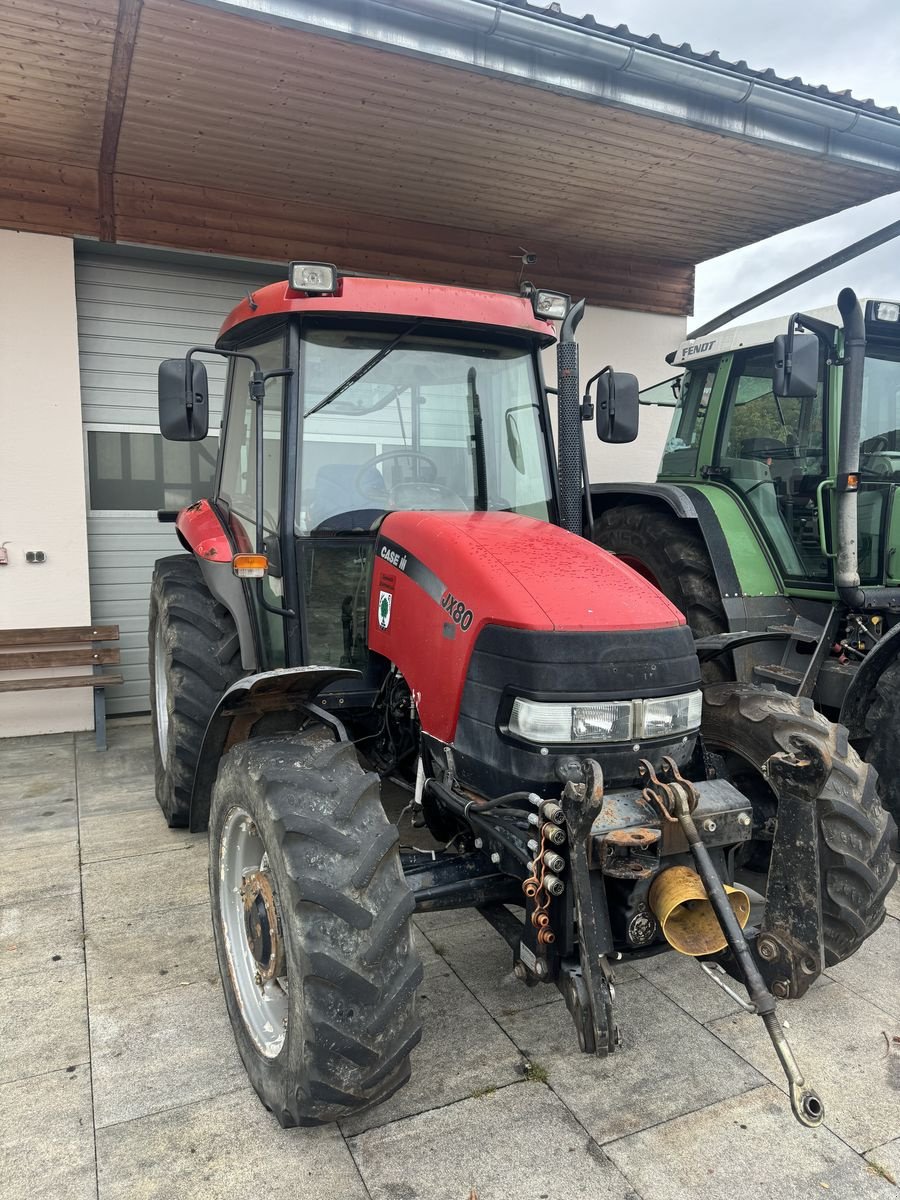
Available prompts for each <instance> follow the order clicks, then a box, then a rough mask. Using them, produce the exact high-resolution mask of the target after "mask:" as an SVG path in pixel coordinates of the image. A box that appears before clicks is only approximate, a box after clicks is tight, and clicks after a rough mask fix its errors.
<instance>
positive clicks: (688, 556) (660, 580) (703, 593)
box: [594, 504, 734, 683]
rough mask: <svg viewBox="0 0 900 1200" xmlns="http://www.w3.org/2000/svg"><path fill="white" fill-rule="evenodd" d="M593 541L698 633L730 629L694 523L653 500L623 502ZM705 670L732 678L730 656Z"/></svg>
mask: <svg viewBox="0 0 900 1200" xmlns="http://www.w3.org/2000/svg"><path fill="white" fill-rule="evenodd" d="M594 540H595V541H596V542H597V544H598V545H599V546H602V547H603V549H604V550H609V551H610V552H611V553H612V554H615V555H616V557H617V558H621V559H622V561H623V562H625V563H627V564H628V565H629V566H630V567H633V568H634V569H635V570H636V571H637V572H638V574H640V575H643V576H644V578H645V579H648V580H649V581H650V582H651V583H652V584H653V586H654V587H656V588H658V589H659V591H661V592H662V594H663V595H664V596H665V597H666V599H667V600H671V602H672V603H673V604H674V605H675V607H676V608H677V609H679V610H680V611H681V612H682V613H684V616H685V619H686V620H687V623H688V625H689V626H690V627H691V632H692V633H693V635H694V637H710V636H711V635H713V634H716V633H726V632H727V630H728V620H727V618H726V616H725V609H724V607H723V605H722V596H721V594H720V592H719V585H718V583H717V582H716V573H715V571H714V569H713V565H712V561H711V559H710V557H709V552H708V551H707V549H706V544H705V543H704V541H703V538H702V537H701V535H700V533H699V531H698V529H697V528H696V526H695V525H692V524H691V523H690V522H689V521H685V520H682V519H681V518H680V517H676V516H673V514H672V513H670V512H665V511H662V510H660V509H658V508H653V507H652V506H651V505H648V504H624V505H620V506H619V507H617V508H609V509H607V510H606V512H604V513H602V514H601V516H600V517H599V519H598V520H597V522H596V524H595V538H594ZM702 672H703V678H704V680H705V681H706V682H707V683H719V682H721V681H723V680H726V679H731V678H733V675H734V672H733V670H732V667H731V655H730V654H721V655H719V656H718V657H716V658H713V659H711V660H710V661H709V662H706V663H704V664H703V668H702Z"/></svg>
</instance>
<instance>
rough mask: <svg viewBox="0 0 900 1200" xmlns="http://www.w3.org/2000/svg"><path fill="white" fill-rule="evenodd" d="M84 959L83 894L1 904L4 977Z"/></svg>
mask: <svg viewBox="0 0 900 1200" xmlns="http://www.w3.org/2000/svg"><path fill="white" fill-rule="evenodd" d="M83 962H84V937H83V930H82V926H81V898H80V897H79V896H78V894H77V893H76V892H71V893H63V894H62V895H59V896H51V897H49V898H48V899H45V900H37V901H33V902H31V903H29V904H8V905H6V906H5V907H4V908H0V979H3V978H4V977H6V976H10V975H21V974H22V973H23V972H26V971H38V970H57V969H59V968H60V967H71V966H77V965H79V964H82V963H83Z"/></svg>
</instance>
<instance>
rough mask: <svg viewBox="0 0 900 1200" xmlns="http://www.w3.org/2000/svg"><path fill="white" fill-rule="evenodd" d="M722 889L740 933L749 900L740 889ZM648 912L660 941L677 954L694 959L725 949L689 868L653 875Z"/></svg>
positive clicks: (719, 928) (702, 890) (712, 913)
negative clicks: (667, 944) (654, 922)
mask: <svg viewBox="0 0 900 1200" xmlns="http://www.w3.org/2000/svg"><path fill="white" fill-rule="evenodd" d="M722 886H723V887H724V889H725V894H726V895H727V896H728V903H729V904H730V905H731V908H732V911H733V912H734V915H735V917H737V920H738V923H739V924H740V927H741V929H743V928H744V927H745V926H746V924H747V922H748V921H749V919H750V897H749V896H748V895H747V893H746V892H745V891H743V889H742V888H736V887H731V885H730V884H727V883H726V884H723V885H722ZM650 908H651V910H652V912H653V915H654V916H655V917H656V919H657V921H659V927H660V929H661V930H662V934H663V937H664V938H665V939H666V941H667V942H668V943H669V945H670V946H671V947H672V949H673V950H677V951H678V953H679V954H686V955H688V956H689V957H691V958H698V957H700V956H701V955H704V954H718V952H719V951H720V950H724V949H725V947H726V946H727V945H728V939H727V938H726V937H725V934H724V933H723V932H722V926H721V925H720V924H719V919H718V917H717V916H716V914H715V910H714V909H713V906H712V904H711V903H710V899H709V897H708V896H707V894H706V888H705V887H704V886H703V880H702V879H701V878H700V876H699V875H698V874H697V872H696V871H692V870H691V868H690V867H669V868H668V869H667V870H665V871H661V872H660V874H659V875H657V877H656V878H655V879H654V880H653V884H652V885H651V887H650Z"/></svg>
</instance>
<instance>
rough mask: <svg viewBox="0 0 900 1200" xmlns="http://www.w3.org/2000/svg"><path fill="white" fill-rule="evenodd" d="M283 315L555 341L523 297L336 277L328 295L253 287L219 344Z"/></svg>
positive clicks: (221, 332)
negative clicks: (393, 321) (381, 320)
mask: <svg viewBox="0 0 900 1200" xmlns="http://www.w3.org/2000/svg"><path fill="white" fill-rule="evenodd" d="M288 313H309V314H314V315H316V316H331V315H337V314H340V315H344V316H354V317H355V316H379V317H385V316H391V317H401V318H403V317H405V318H408V319H410V320H415V319H416V318H419V319H422V320H429V321H447V322H455V323H457V324H462V325H479V326H482V327H484V328H488V329H491V330H495V331H500V332H509V333H520V334H527V335H529V336H531V337H534V338H537V340H538V341H539V343H540V344H541V345H542V346H549V345H550V344H551V343H552V342H554V341H555V340H556V334H555V332H554V328H553V324H552V322H551V321H547V320H544V319H542V318H538V317H536V316H535V314H534V309H533V308H532V306H531V301H530V300H529V299H528V298H527V297H525V296H515V295H510V294H508V293H504V292H487V291H478V290H476V289H474V288H460V287H448V286H443V285H439V284H432V283H414V282H411V281H409V280H403V279H377V278H376V279H373V278H365V277H362V276H357V275H343V276H339V278H338V282H337V287H336V289H335V291H334V292H332V293H325V294H311V293H306V292H300V291H295V290H294V289H293V288H291V287H290V285H289V283H288V281H287V280H284V281H279V282H278V283H270V284H268V285H267V286H266V287H261V288H258V289H257V290H256V291H255V292H252V293H249V294H248V296H247V298H246V299H245V300H242V301H241V303H240V304H238V305H237V307H235V308H233V309H232V310H231V312H230V313H229V314H228V316H227V317H226V318H225V320H224V322H223V324H222V328H221V329H220V330H219V341H222V340H223V339H226V338H227V340H228V341H229V342H231V341H234V340H235V338H236V335H238V328H239V327H240V326H244V325H246V326H247V330H246V332H247V333H248V334H249V333H250V332H251V331H252V328H253V325H254V324H255V323H257V322H261V321H266V322H267V323H268V322H270V321H271V319H272V318H273V317H277V316H278V315H280V314H288ZM240 332H241V333H243V332H244V331H243V330H241V331H240Z"/></svg>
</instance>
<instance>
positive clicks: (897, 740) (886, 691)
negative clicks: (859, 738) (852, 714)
mask: <svg viewBox="0 0 900 1200" xmlns="http://www.w3.org/2000/svg"><path fill="white" fill-rule="evenodd" d="M866 732H867V733H868V734H869V737H870V740H869V745H868V748H867V749H866V762H870V763H871V764H872V766H873V767H874V768H875V770H876V771H877V772H878V791H879V793H880V795H881V802H882V804H883V805H884V807H885V808H886V809H887V811H888V812H889V813H890V815H891V817H892V818H893V819H894V822H895V824H896V825H897V826H898V827H900V773H898V771H897V748H898V746H900V659H895V660H894V661H893V662H892V663H890V664H889V666H887V667H886V668H885V670H884V671H882V673H881V675H880V676H879V678H878V682H877V683H876V684H875V695H874V696H873V697H872V703H871V705H870V707H869V710H868V712H867V713H866ZM894 845H895V846H896V845H897V831H896V830H895V832H894Z"/></svg>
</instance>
